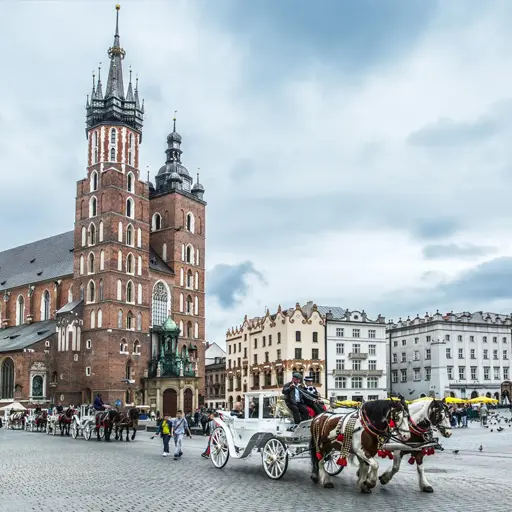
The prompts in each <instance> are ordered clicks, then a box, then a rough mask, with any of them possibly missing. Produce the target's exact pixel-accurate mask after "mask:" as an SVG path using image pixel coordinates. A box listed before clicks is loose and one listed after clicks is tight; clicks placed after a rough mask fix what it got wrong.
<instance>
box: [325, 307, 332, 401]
mask: <svg viewBox="0 0 512 512" xmlns="http://www.w3.org/2000/svg"><path fill="white" fill-rule="evenodd" d="M332 318H333V316H332V311H331V310H329V311H328V312H327V313H325V317H324V353H325V354H324V362H325V394H324V396H325V397H326V398H327V393H328V391H329V387H328V381H329V367H328V365H327V323H328V322H329V321H330V320H332Z"/></svg>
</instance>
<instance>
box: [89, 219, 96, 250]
mask: <svg viewBox="0 0 512 512" xmlns="http://www.w3.org/2000/svg"><path fill="white" fill-rule="evenodd" d="M95 243H96V226H95V225H94V224H89V245H94V244H95Z"/></svg>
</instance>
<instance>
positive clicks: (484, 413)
mask: <svg viewBox="0 0 512 512" xmlns="http://www.w3.org/2000/svg"><path fill="white" fill-rule="evenodd" d="M488 415H489V409H487V406H486V405H485V404H484V403H482V404H480V424H481V425H482V426H483V427H485V426H486V425H487V416H488Z"/></svg>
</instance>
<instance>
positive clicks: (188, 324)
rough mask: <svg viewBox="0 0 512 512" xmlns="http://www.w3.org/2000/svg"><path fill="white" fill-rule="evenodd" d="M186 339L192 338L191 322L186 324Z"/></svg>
mask: <svg viewBox="0 0 512 512" xmlns="http://www.w3.org/2000/svg"><path fill="white" fill-rule="evenodd" d="M187 338H192V322H187Z"/></svg>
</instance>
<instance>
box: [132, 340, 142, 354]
mask: <svg viewBox="0 0 512 512" xmlns="http://www.w3.org/2000/svg"><path fill="white" fill-rule="evenodd" d="M133 353H134V354H140V343H139V341H138V340H135V342H134V344H133Z"/></svg>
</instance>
